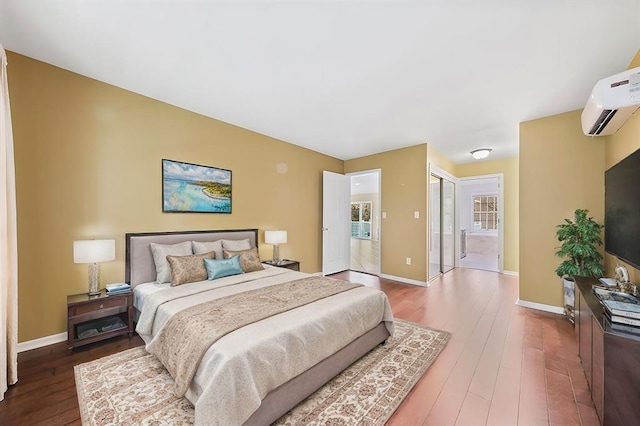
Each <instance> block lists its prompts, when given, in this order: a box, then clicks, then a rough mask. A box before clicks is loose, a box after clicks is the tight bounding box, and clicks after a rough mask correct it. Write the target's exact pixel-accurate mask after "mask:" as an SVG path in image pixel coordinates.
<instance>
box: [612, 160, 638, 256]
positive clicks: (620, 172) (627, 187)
mask: <svg viewBox="0 0 640 426" xmlns="http://www.w3.org/2000/svg"><path fill="white" fill-rule="evenodd" d="M604 209H605V212H604V249H605V251H606V252H607V253H610V254H612V255H614V256H616V257H617V258H618V259H620V260H622V261H624V262H627V263H629V264H631V265H633V266H634V267H636V268H640V149H639V150H637V151H636V152H634V153H633V154H631V155H629V156H628V157H626V158H625V159H624V160H622V161H620V162H619V163H618V164H616V165H615V166H613V167H611V168H610V169H609V170H607V171H606V172H605V174H604Z"/></svg>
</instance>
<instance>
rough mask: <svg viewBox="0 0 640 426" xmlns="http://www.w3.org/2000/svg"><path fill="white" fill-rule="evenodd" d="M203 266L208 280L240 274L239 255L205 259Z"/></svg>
mask: <svg viewBox="0 0 640 426" xmlns="http://www.w3.org/2000/svg"><path fill="white" fill-rule="evenodd" d="M204 266H205V268H207V279H208V280H215V279H217V278H222V277H229V276H231V275H238V274H242V267H241V266H240V256H233V257H230V258H229V259H205V260H204Z"/></svg>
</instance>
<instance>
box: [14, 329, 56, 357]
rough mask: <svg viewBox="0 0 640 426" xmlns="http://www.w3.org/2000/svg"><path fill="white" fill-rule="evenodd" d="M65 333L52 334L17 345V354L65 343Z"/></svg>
mask: <svg viewBox="0 0 640 426" xmlns="http://www.w3.org/2000/svg"><path fill="white" fill-rule="evenodd" d="M66 341H67V332H64V333H59V334H53V335H51V336H45V337H40V338H38V339H33V340H27V341H26V342H20V343H18V353H20V352H26V351H30V350H31V349H38V348H41V347H43V346H48V345H53V344H54V343H60V342H66Z"/></svg>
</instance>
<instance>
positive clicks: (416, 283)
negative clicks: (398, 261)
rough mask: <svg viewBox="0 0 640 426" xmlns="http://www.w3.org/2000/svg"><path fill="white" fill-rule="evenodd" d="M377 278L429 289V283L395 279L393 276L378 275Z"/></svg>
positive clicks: (402, 278)
mask: <svg viewBox="0 0 640 426" xmlns="http://www.w3.org/2000/svg"><path fill="white" fill-rule="evenodd" d="M379 277H380V278H386V279H388V280H393V281H400V282H401V283H406V284H412V285H419V286H420V287H429V283H428V282H426V281H418V280H412V279H411V278H404V277H396V276H395V275H387V274H380V275H379Z"/></svg>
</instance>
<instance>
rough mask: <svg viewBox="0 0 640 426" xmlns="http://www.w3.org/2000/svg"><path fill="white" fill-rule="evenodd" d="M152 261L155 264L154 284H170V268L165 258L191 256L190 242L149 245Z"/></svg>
mask: <svg viewBox="0 0 640 426" xmlns="http://www.w3.org/2000/svg"><path fill="white" fill-rule="evenodd" d="M149 246H150V247H151V253H152V254H153V261H154V262H155V264H156V282H157V283H158V284H162V283H170V282H171V267H170V266H169V262H168V261H167V256H186V255H188V254H193V252H192V251H191V241H185V242H183V243H178V244H172V245H167V244H156V243H150V244H149Z"/></svg>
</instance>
